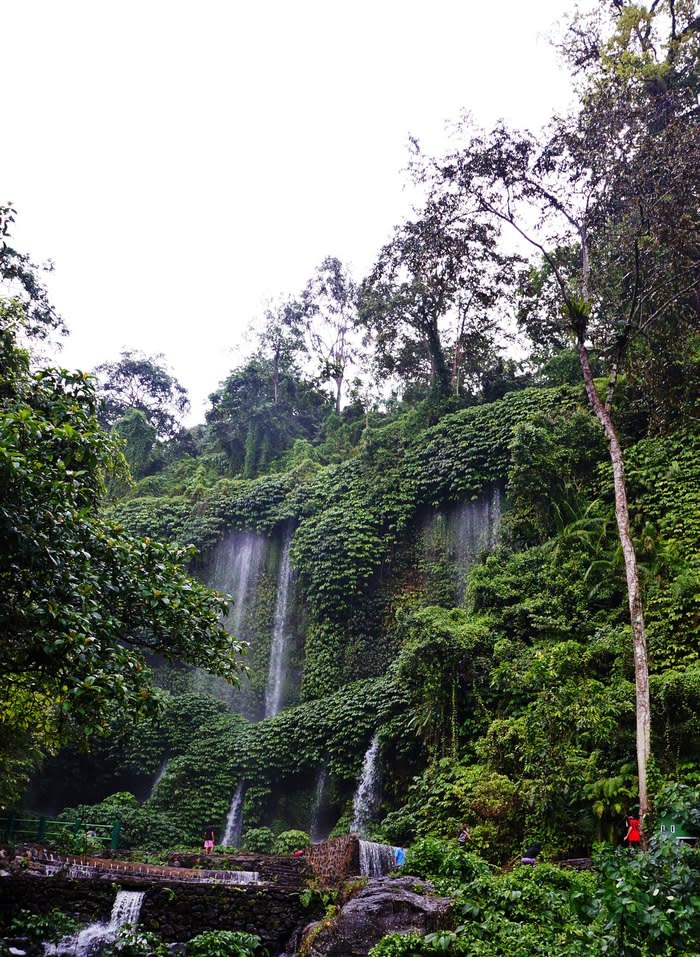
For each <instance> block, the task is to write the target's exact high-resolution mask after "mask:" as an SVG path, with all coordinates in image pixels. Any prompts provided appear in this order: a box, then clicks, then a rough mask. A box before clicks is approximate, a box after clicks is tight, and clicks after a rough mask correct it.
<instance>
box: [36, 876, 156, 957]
mask: <svg viewBox="0 0 700 957" xmlns="http://www.w3.org/2000/svg"><path fill="white" fill-rule="evenodd" d="M143 893H144V892H143V891H118V892H117V896H116V899H115V901H114V906H113V907H112V915H111V917H110V919H109V923H108V924H105V923H103V922H101V921H100V922H97V923H95V924H90V926H89V927H84V928H83V929H82V930H81V931H79V932H78V933H77V934H70V935H69V936H67V937H64V938H63V939H62V940H60V941H59V942H58V943H57V944H44V954H46V955H47V957H48V955H54V954H71V955H72V957H90V955H91V954H95V953H98V952H99V951H101V949H102V947H103V945H104V944H106V943H109V942H111V941H113V940H114V939H115V938H116V936H117V932H118V930H119V928H120V927H123V926H124V925H125V924H131V926H132V927H135V926H136V925H137V924H138V920H139V914H140V913H141V904H142V903H143Z"/></svg>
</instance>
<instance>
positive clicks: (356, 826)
mask: <svg viewBox="0 0 700 957" xmlns="http://www.w3.org/2000/svg"><path fill="white" fill-rule="evenodd" d="M378 758H379V738H378V737H377V735H376V734H375V736H374V737H373V738H372V740H371V742H370V745H369V747H368V748H367V751H366V752H365V757H364V760H363V762H362V773H361V774H360V779H359V781H358V784H357V790H356V791H355V797H354V798H353V801H352V810H353V817H352V824H351V825H350V830H351V831H352V833H353V834H360V835H363V834H365V832H366V830H367V825H368V824H369V822H370V821H371V820H372V817H373V816H374V812H375V811H376V810H377V808H378V806H379V761H378Z"/></svg>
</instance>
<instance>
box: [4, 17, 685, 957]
mask: <svg viewBox="0 0 700 957" xmlns="http://www.w3.org/2000/svg"><path fill="white" fill-rule="evenodd" d="M699 45H700V17H698V15H697V10H696V9H695V8H694V5H693V4H692V3H690V2H685V0H684V2H681V0H667V2H660V0H654V2H653V3H652V4H651V6H650V7H649V8H645V7H640V6H636V5H634V4H631V3H628V2H626V0H613V2H611V3H608V2H605V3H603V2H601V4H600V8H599V9H596V10H595V11H594V13H593V14H591V15H590V16H586V17H583V16H578V17H575V18H573V19H572V21H571V22H570V24H569V26H568V28H567V30H566V31H565V32H564V34H563V35H562V39H561V41H560V46H561V52H562V56H563V57H564V58H565V60H566V62H567V63H568V65H569V67H570V69H571V71H572V74H573V75H574V77H575V82H576V88H577V96H578V99H577V106H576V108H575V110H574V111H573V112H572V113H571V114H570V115H568V116H563V117H553V118H552V120H551V122H550V124H549V125H548V127H547V128H546V129H545V130H544V131H543V132H542V133H540V134H538V135H534V134H532V133H530V132H527V131H518V130H512V129H508V128H506V127H505V126H503V125H499V126H498V127H496V128H495V129H493V130H490V131H485V130H480V129H478V128H476V127H475V125H474V124H473V123H472V121H471V120H470V119H469V117H467V116H465V117H463V118H462V120H461V121H460V124H459V128H458V135H456V137H455V139H454V144H455V145H454V148H453V150H452V151H451V152H450V153H449V154H447V155H443V156H439V157H432V156H426V155H424V154H423V153H422V151H421V149H420V146H419V144H417V143H416V144H415V145H414V146H415V148H414V150H413V152H412V155H411V164H410V175H411V177H412V183H413V185H414V187H415V189H416V191H417V192H419V193H420V195H421V197H422V199H421V201H420V203H417V204H416V206H415V208H413V209H412V210H411V213H410V215H408V216H407V217H406V219H405V221H404V222H402V223H401V224H399V225H398V226H397V227H396V228H395V229H394V231H393V232H392V234H391V238H390V239H389V241H388V242H387V244H386V245H385V246H384V247H383V248H382V249H381V250H380V251H379V252H378V254H377V257H376V263H375V265H374V267H373V269H372V270H371V272H370V273H369V275H367V276H366V277H364V278H363V279H362V280H361V281H355V280H354V279H353V278H352V276H351V275H350V273H349V271H348V269H347V268H346V267H345V266H344V265H343V264H342V263H341V262H340V261H339V260H338V259H337V258H335V257H333V256H328V257H327V258H326V259H325V260H324V261H323V262H322V263H321V264H320V265H319V267H318V269H317V270H316V272H315V273H314V275H313V276H312V277H311V278H310V279H309V282H308V283H307V285H306V286H305V287H304V288H303V289H301V290H297V291H295V292H294V293H293V294H291V295H290V296H289V297H288V298H287V299H285V300H283V301H280V302H278V303H275V304H271V305H270V306H269V308H268V309H267V312H266V314H265V316H264V322H263V323H261V324H259V326H258V331H257V332H256V334H255V343H254V347H253V348H252V349H251V353H250V355H249V356H248V357H247V358H246V359H245V360H244V361H242V362H241V364H240V365H238V366H237V367H236V368H234V369H233V370H232V371H231V373H230V374H229V376H228V377H227V378H226V380H225V381H224V382H222V383H221V384H220V385H219V386H218V388H216V390H215V391H214V392H213V393H212V395H211V397H210V405H209V408H208V411H207V414H206V421H205V422H204V423H202V424H200V425H197V426H195V427H191V428H184V427H183V426H182V420H183V415H184V413H185V411H186V409H187V395H186V392H185V390H184V389H183V387H182V386H181V385H180V383H179V382H177V380H176V379H175V378H174V377H173V376H172V374H171V373H170V372H169V371H168V368H167V363H166V361H165V360H164V358H163V357H162V356H147V355H143V354H141V353H139V352H137V351H135V350H132V351H125V352H124V353H122V355H121V356H119V357H116V358H115V359H114V361H113V362H109V363H105V364H104V365H102V366H101V367H99V368H98V369H96V370H94V374H93V375H87V374H84V373H79V372H69V371H66V370H61V369H53V368H48V367H46V365H45V363H44V362H43V361H42V360H41V358H40V357H41V354H42V350H41V344H42V342H43V341H44V340H45V339H46V338H47V337H51V336H55V335H56V334H57V333H60V332H61V331H62V320H61V318H60V317H59V316H58V315H57V314H56V312H55V310H54V309H53V307H52V306H51V304H50V302H49V298H48V295H47V293H46V290H45V287H44V286H43V285H42V280H41V275H40V270H39V269H38V268H37V267H36V266H35V265H34V264H33V263H32V261H31V259H30V257H29V256H27V255H26V254H24V253H22V252H19V251H17V250H16V249H15V248H14V246H13V245H12V235H11V233H12V224H13V221H14V215H15V213H14V210H12V209H11V208H9V207H5V208H3V209H2V210H0V222H1V225H2V230H1V242H2V246H1V247H0V271H1V272H2V277H3V279H4V280H5V284H6V285H7V286H8V288H9V289H10V295H8V296H7V297H6V298H4V299H3V300H2V302H1V304H0V324H1V325H0V334H1V339H0V373H1V378H0V525H1V527H2V541H3V548H2V557H1V559H0V584H1V587H0V617H1V619H2V633H3V640H2V642H1V643H0V666H1V667H2V672H3V676H4V678H5V680H4V681H3V685H2V688H1V689H0V811H1V813H3V814H4V813H8V812H9V811H14V812H16V813H18V814H21V813H23V812H34V811H39V812H42V813H50V814H53V815H59V816H61V815H63V817H64V819H65V820H66V821H69V820H71V819H72V817H74V816H75V814H76V808H77V806H78V805H80V806H81V808H80V809H78V811H77V813H81V814H84V815H85V814H87V815H88V816H89V817H90V819H91V820H99V821H103V822H104V823H109V822H111V820H113V818H114V816H115V815H119V816H120V818H121V821H122V837H123V840H124V842H125V844H126V846H127V847H130V848H132V849H136V850H140V851H142V852H150V853H153V854H155V853H157V852H159V851H163V850H164V849H167V848H173V847H185V846H191V845H195V846H196V845H197V844H198V842H199V840H200V835H201V832H202V828H203V827H205V826H213V827H215V829H216V830H217V833H218V835H219V837H220V838H221V839H222V843H223V837H224V836H228V837H229V838H235V841H234V840H232V841H231V843H235V844H237V845H239V846H242V847H246V848H248V849H250V850H256V851H257V850H259V851H265V850H272V848H273V847H277V849H284V848H285V847H286V844H285V834H287V833H288V832H290V831H293V832H297V833H296V836H295V838H294V841H299V840H301V839H302V838H301V837H300V836H299V834H298V832H304V834H305V835H306V836H307V840H308V839H310V838H314V839H316V838H319V837H324V838H325V837H327V836H329V835H333V834H340V833H345V832H347V831H348V830H349V829H358V828H359V829H361V830H362V832H363V833H364V834H365V835H366V836H369V837H370V838H372V839H373V840H377V841H385V842H387V843H389V844H392V845H406V846H408V847H409V848H411V850H410V852H409V861H408V866H409V867H412V869H411V870H410V873H416V874H422V875H424V876H430V877H432V878H433V879H435V880H436V881H437V882H438V886H439V887H441V888H442V889H443V890H446V891H447V892H449V893H450V894H452V895H453V896H455V898H456V899H457V900H458V901H459V906H460V908H461V910H460V914H461V920H462V922H461V924H460V925H459V926H458V927H457V929H456V930H455V931H454V932H451V935H448V938H449V939H448V938H444V939H442V942H440V941H439V940H437V939H435V940H430V939H427V940H426V941H418V940H416V939H411V940H410V941H408V939H407V938H404V939H403V941H401V940H392V939H391V938H387V939H386V941H385V942H384V943H383V944H381V945H380V946H379V948H378V949H377V953H378V954H381V955H385V957H390V955H393V954H396V955H399V954H419V953H425V954H433V953H436V954H437V953H444V952H448V953H455V954H460V953H464V954H481V955H485V957H492V955H493V957H495V955H497V954H509V955H511V954H512V955H516V957H517V955H520V954H523V955H524V954H526V953H527V954H540V953H541V954H554V953H561V954H581V955H584V954H585V955H594V954H596V955H597V954H603V953H608V954H618V953H619V954H639V955H642V954H675V955H683V954H687V955H691V954H695V953H697V941H698V939H700V936H699V935H700V864H699V863H698V858H697V853H696V852H693V851H692V850H689V849H688V848H685V847H683V846H678V845H676V844H674V843H673V842H664V841H661V840H660V839H659V834H660V831H659V828H660V825H661V822H662V820H666V819H667V818H668V819H669V820H670V819H672V820H673V821H674V822H676V824H677V825H678V827H679V829H680V828H688V829H690V832H691V833H692V832H693V828H695V829H696V830H698V829H700V719H699V717H698V715H700V642H699V635H700V430H699V429H698V414H699V403H700V136H699V135H698V134H699V127H700V109H699V107H698V96H699V95H700V57H699V55H698V54H699V52H700V51H699ZM515 339H517V348H516V347H515V346H514V340H515ZM516 357H517V358H516ZM370 753H371V754H372V756H373V757H372V760H374V761H376V771H377V776H376V781H375V790H374V794H373V803H372V802H370V804H369V806H368V808H367V809H366V817H365V818H363V819H362V820H361V821H358V819H357V808H356V807H353V795H354V794H355V792H356V788H357V781H358V777H359V776H360V774H361V772H362V769H363V761H364V762H365V763H366V761H367V759H368V755H369V754H370ZM236 796H237V797H238V799H239V800H238V806H237V813H238V819H237V828H238V830H236V829H235V828H233V830H232V822H231V816H232V805H233V803H235V802H234V798H235V797H236ZM632 813H634V814H635V815H638V816H639V817H640V818H641V821H642V843H643V848H644V853H643V854H640V855H639V856H637V857H634V856H630V851H629V849H628V848H626V847H624V848H621V847H620V845H621V844H622V841H623V837H624V834H625V816H626V815H627V814H632ZM669 816H670V817H669ZM464 822H467V823H468V826H469V830H470V845H469V851H468V853H465V852H463V851H460V850H459V849H457V847H456V843H455V837H456V834H457V832H458V831H459V827H460V825H461V824H462V823H464ZM535 842H536V843H537V844H539V845H540V846H541V848H542V851H541V854H542V858H543V859H544V860H545V861H558V860H561V859H563V858H567V857H584V856H589V855H591V853H592V849H593V848H594V847H595V848H597V850H596V851H595V852H594V853H595V855H597V857H596V860H597V871H596V875H597V876H596V877H593V876H592V875H591V874H585V875H569V874H568V873H567V874H565V873H564V872H563V871H560V870H558V869H557V868H555V867H550V866H549V865H542V866H541V868H538V871H541V873H540V875H539V877H538V878H537V880H535V878H534V877H532V876H530V875H529V874H525V875H521V876H520V877H518V876H517V873H514V874H513V875H509V874H506V875H500V873H499V872H497V871H496V870H495V869H494V865H499V866H500V865H504V864H506V863H507V862H509V861H512V860H514V859H516V858H518V857H519V855H520V853H521V852H522V850H523V848H525V847H526V846H528V845H531V844H533V843H535ZM227 843H228V842H227ZM287 843H288V842H287ZM621 888H622V890H621ZM623 891H624V893H623ZM659 893H661V895H662V897H663V900H664V902H665V903H663V905H662V903H661V898H659V900H658V901H657V896H658V894H659ZM625 901H626V903H625ZM518 948H521V949H518Z"/></svg>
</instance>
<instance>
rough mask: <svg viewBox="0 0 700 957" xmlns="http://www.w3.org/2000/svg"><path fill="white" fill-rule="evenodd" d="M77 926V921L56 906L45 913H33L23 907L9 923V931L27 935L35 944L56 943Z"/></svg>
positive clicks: (72, 931)
mask: <svg viewBox="0 0 700 957" xmlns="http://www.w3.org/2000/svg"><path fill="white" fill-rule="evenodd" d="M78 927H79V923H78V921H77V920H75V918H73V917H70V916H69V915H68V914H64V913H63V911H61V910H60V909H59V908H58V907H52V908H51V910H50V911H47V913H45V914H34V913H32V912H31V911H28V910H26V909H24V908H23V909H22V910H20V912H19V913H18V914H17V915H16V917H14V918H13V919H12V922H11V924H10V930H11V931H13V932H14V933H15V934H19V935H21V936H23V937H28V938H29V939H30V940H31V941H33V942H34V943H35V944H43V943H49V944H56V943H58V941H59V940H61V938H62V937H66V936H68V934H72V933H74V932H75V931H76V930H77V929H78Z"/></svg>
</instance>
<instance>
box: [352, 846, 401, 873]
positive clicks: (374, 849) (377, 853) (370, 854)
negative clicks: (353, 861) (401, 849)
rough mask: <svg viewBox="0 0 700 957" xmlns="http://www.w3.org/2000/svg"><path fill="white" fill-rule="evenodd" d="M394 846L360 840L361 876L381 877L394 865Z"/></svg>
mask: <svg viewBox="0 0 700 957" xmlns="http://www.w3.org/2000/svg"><path fill="white" fill-rule="evenodd" d="M394 861H395V858H394V848H393V847H391V845H389V844H375V843H374V841H360V874H361V875H362V876H363V877H383V876H384V875H385V874H388V873H389V871H393V869H394V867H395V863H394Z"/></svg>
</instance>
